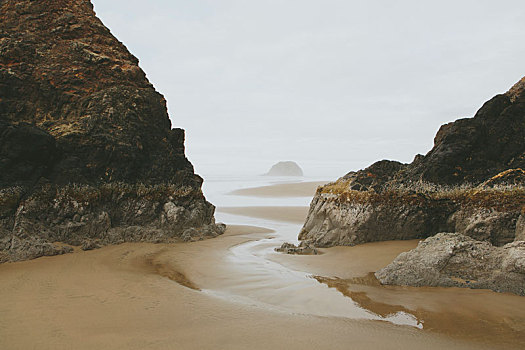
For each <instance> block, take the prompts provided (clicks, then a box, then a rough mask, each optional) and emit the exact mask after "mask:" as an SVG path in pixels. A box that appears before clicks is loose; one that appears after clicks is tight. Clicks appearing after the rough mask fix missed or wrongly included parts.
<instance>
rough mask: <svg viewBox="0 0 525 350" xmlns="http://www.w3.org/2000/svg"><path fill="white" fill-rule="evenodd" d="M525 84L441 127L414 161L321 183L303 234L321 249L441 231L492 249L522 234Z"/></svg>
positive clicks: (377, 165) (380, 165)
mask: <svg viewBox="0 0 525 350" xmlns="http://www.w3.org/2000/svg"><path fill="white" fill-rule="evenodd" d="M524 90H525V78H524V79H522V80H521V81H520V82H518V83H517V84H516V85H515V86H514V87H513V88H512V89H510V90H509V91H508V92H507V93H505V94H501V95H498V96H496V97H494V98H493V99H491V100H490V101H488V102H487V103H485V104H484V105H483V107H482V108H481V109H480V110H479V111H478V112H477V113H476V115H475V116H474V117H473V118H466V119H460V120H457V121H455V122H452V123H449V124H446V125H444V126H442V127H441V128H440V130H439V131H438V133H437V135H436V137H435V139H434V147H433V148H432V150H431V151H430V152H428V153H427V154H426V155H425V156H422V155H417V156H416V157H415V159H414V161H413V162H412V163H410V164H402V163H399V162H394V161H386V160H384V161H380V162H377V163H375V164H373V165H371V166H370V167H368V168H366V169H364V170H360V171H357V172H351V173H349V174H347V175H345V176H344V177H342V178H340V179H339V180H337V181H336V182H333V183H330V184H327V185H325V186H322V187H320V188H319V189H318V190H317V193H316V195H315V197H314V199H313V200H312V203H311V206H310V211H309V214H308V217H307V219H306V222H305V224H304V226H303V228H302V230H301V232H300V234H299V239H301V240H303V241H305V242H307V243H309V244H313V245H315V246H318V247H330V246H334V245H355V244H360V243H365V242H372V241H384V240H396V239H415V238H427V237H430V236H432V235H435V234H437V233H439V232H454V233H458V234H462V235H465V236H468V237H471V238H473V239H475V240H476V241H486V242H488V243H489V245H491V246H495V247H501V246H504V245H506V244H509V243H511V242H513V241H519V240H523V239H524V237H525V234H524V226H525V225H524V224H523V223H524V222H525V172H524V170H523V169H525V93H524ZM519 253H520V254H524V251H523V250H519ZM522 267H523V266H522ZM394 270H395V268H394V267H392V268H391V269H390V270H389V271H394ZM516 273H523V274H525V270H523V269H522V271H521V272H516ZM382 276H383V275H382ZM387 280H388V281H394V280H397V281H399V280H400V279H393V278H390V279H386V278H385V279H384V282H385V283H387ZM517 280H520V279H519V278H518V279H517ZM521 280H522V279H521ZM521 280H520V281H521ZM483 285H486V286H489V285H491V284H490V283H485V284H483ZM507 290H514V291H515V290H517V289H512V288H507Z"/></svg>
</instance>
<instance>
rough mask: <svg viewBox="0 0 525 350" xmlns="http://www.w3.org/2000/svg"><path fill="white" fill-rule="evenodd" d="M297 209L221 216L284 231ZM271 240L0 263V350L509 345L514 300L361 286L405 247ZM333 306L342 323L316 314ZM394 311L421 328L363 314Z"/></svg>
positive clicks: (517, 341)
mask: <svg viewBox="0 0 525 350" xmlns="http://www.w3.org/2000/svg"><path fill="white" fill-rule="evenodd" d="M299 208H300V209H299ZM306 209H307V208H303V207H298V208H291V209H288V211H287V210H284V209H283V208H279V207H278V208H264V209H262V208H249V209H248V208H229V209H227V210H228V212H229V213H230V214H235V213H238V214H239V215H244V216H246V215H255V216H258V217H264V218H273V219H275V220H277V221H283V222H284V220H286V217H289V219H288V220H289V221H290V222H291V223H294V224H296V225H298V224H299V222H300V217H301V215H303V217H304V216H305V215H306ZM221 210H224V208H223V209H221ZM275 235H276V232H274V231H273V230H270V229H267V228H261V227H253V226H234V225H233V226H229V227H228V230H227V232H226V233H225V234H224V235H222V236H220V237H218V238H215V239H211V240H205V241H200V242H193V243H180V244H140V243H135V244H122V245H118V246H109V247H105V248H102V249H98V250H94V251H88V252H82V251H77V252H75V253H72V254H67V255H63V256H55V257H44V258H39V259H36V260H32V261H25V262H19V263H9V264H3V265H0V315H1V317H0V348H2V349H33V348H38V349H69V348H75V349H94V348H96V349H269V348H278V349H281V348H287V349H349V348H352V349H422V348H425V349H443V348H449V349H519V348H522V344H523V341H524V340H525V338H524V334H525V329H524V327H525V326H524V325H525V316H524V315H523V312H522V310H524V309H525V299H524V298H521V297H517V296H514V295H507V294H498V293H493V292H489V291H471V290H458V289H444V288H401V287H388V288H386V287H381V286H378V285H376V284H374V281H373V279H370V277H369V273H370V272H373V271H375V270H377V269H378V268H381V267H383V266H385V265H386V264H388V263H389V262H390V261H391V260H392V259H393V258H394V257H395V256H396V255H397V254H399V253H400V252H402V251H406V250H409V249H411V248H413V247H414V246H415V245H416V244H417V241H405V242H379V243H371V244H365V245H362V246H357V247H336V248H331V249H323V253H324V254H322V255H320V256H290V255H283V254H280V253H276V252H273V247H274V246H277V245H278V244H276V243H275V242H274V240H273V237H274V236H275ZM261 263H262V264H261ZM304 276H310V277H309V278H305V277H304ZM367 276H368V277H367ZM327 296H328V297H327ZM345 304H347V305H346V306H345ZM344 307H348V310H350V311H348V315H349V317H335V316H329V315H330V314H331V313H335V312H337V311H338V310H340V309H343V308H344ZM331 310H333V311H331ZM325 311H326V312H325ZM396 313H400V315H412V316H410V317H411V319H412V318H414V319H417V322H419V323H421V324H420V325H419V327H415V326H403V325H398V324H395V322H390V321H388V322H387V321H386V320H380V321H378V320H377V319H380V318H381V317H383V316H388V315H389V314H396ZM421 327H423V329H420V328H421Z"/></svg>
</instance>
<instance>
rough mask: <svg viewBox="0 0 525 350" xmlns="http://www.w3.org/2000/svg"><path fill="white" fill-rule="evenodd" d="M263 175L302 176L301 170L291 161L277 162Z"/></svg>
mask: <svg viewBox="0 0 525 350" xmlns="http://www.w3.org/2000/svg"><path fill="white" fill-rule="evenodd" d="M265 175H267V176H303V170H302V169H301V167H300V166H299V165H298V164H297V163H296V162H292V161H286V162H279V163H277V164H274V165H273V166H272V167H271V169H270V171H268V172H267V173H266V174H265Z"/></svg>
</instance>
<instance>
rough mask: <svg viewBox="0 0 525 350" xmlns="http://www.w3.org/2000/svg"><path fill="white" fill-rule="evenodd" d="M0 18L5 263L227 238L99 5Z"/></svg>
mask: <svg viewBox="0 0 525 350" xmlns="http://www.w3.org/2000/svg"><path fill="white" fill-rule="evenodd" d="M0 13H1V17H2V21H1V22H0V262H6V261H17V260H25V259H31V258H36V257H39V256H43V255H55V254H61V253H65V252H68V251H71V250H72V248H71V246H83V247H84V249H92V248H96V247H98V246H101V245H107V244H113V243H120V242H131V241H133V242H134V241H146V242H169V241H173V240H198V239H202V238H205V237H214V236H216V235H218V234H220V233H222V232H223V231H224V226H223V225H216V224H215V221H214V210H215V208H214V206H213V205H212V204H210V203H209V202H207V201H206V199H205V198H204V196H203V194H202V191H201V184H202V179H201V178H200V177H199V176H198V175H196V174H194V171H193V166H192V165H191V163H190V162H189V161H188V159H186V157H185V154H184V131H183V130H182V129H172V128H171V122H170V119H169V117H168V114H167V109H166V101H165V99H164V97H163V96H162V95H161V94H160V93H158V92H157V91H156V90H155V89H154V87H153V86H152V85H151V83H150V82H149V81H148V79H147V78H146V75H145V73H144V72H143V71H142V70H141V69H140V67H139V65H138V59H137V58H136V57H134V56H133V55H132V54H131V53H130V52H129V51H128V50H127V48H126V47H125V46H124V45H123V44H122V43H121V42H120V41H118V40H117V39H116V38H115V37H114V36H113V35H112V34H111V33H110V31H109V29H107V28H106V27H105V26H104V25H103V24H102V22H101V21H100V20H99V19H98V18H97V17H96V15H95V12H94V10H93V5H92V4H91V2H90V1H88V0H57V1H30V0H21V1H3V2H2V3H1V4H0Z"/></svg>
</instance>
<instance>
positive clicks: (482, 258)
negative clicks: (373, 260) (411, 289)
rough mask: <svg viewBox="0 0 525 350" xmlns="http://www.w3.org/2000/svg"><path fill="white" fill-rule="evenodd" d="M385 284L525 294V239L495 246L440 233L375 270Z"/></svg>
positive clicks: (454, 234)
mask: <svg viewBox="0 0 525 350" xmlns="http://www.w3.org/2000/svg"><path fill="white" fill-rule="evenodd" d="M375 275H376V277H377V278H378V279H379V281H380V282H381V283H382V284H396V285H406V286H416V287H417V286H434V287H435V286H443V287H468V288H482V289H492V290H495V291H499V292H511V293H515V294H519V295H525V242H523V241H519V242H513V243H509V244H507V245H505V246H503V247H494V246H493V245H491V244H490V243H488V242H483V241H478V240H474V239H472V238H469V237H466V236H463V235H461V234H458V233H439V234H437V235H435V236H433V237H430V238H427V239H426V240H424V241H422V242H420V243H419V245H418V246H417V248H415V249H413V250H411V251H409V252H406V253H402V254H400V255H399V256H398V257H397V258H396V259H395V260H394V261H393V262H392V263H391V264H390V265H388V266H386V267H385V268H383V269H381V270H379V271H378V272H376V274H375Z"/></svg>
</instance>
